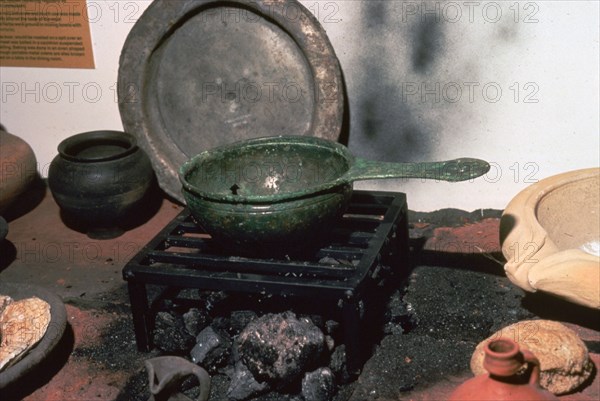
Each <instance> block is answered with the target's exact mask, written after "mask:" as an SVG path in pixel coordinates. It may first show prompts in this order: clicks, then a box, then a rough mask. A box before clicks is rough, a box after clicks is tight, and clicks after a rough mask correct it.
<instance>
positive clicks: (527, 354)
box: [521, 350, 540, 387]
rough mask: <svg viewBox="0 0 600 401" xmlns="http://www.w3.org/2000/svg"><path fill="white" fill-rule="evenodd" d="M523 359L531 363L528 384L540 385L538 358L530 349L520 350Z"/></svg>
mask: <svg viewBox="0 0 600 401" xmlns="http://www.w3.org/2000/svg"><path fill="white" fill-rule="evenodd" d="M521 352H522V353H523V359H524V360H525V362H527V363H529V364H531V365H532V366H533V367H532V369H531V376H530V377H529V384H530V385H534V386H536V387H537V386H539V385H540V360H539V359H538V358H537V357H536V356H535V355H534V354H533V352H531V351H527V350H522V351H521Z"/></svg>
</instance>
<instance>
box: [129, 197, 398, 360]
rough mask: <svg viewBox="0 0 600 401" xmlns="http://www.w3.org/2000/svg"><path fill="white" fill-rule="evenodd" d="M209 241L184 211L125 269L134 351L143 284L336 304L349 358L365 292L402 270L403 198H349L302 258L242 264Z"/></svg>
mask: <svg viewBox="0 0 600 401" xmlns="http://www.w3.org/2000/svg"><path fill="white" fill-rule="evenodd" d="M308 235H310V233H308ZM211 242H212V239H211V238H210V236H209V235H207V234H206V233H204V232H203V231H202V229H201V228H200V227H198V226H197V225H196V224H195V223H194V222H193V219H192V217H191V215H190V213H189V210H187V209H185V210H183V211H182V212H181V213H180V214H179V215H178V216H177V217H176V218H175V219H174V220H173V221H172V222H171V223H169V224H168V225H167V226H166V227H165V228H164V229H163V230H162V231H161V232H160V233H159V234H158V235H157V236H156V237H155V238H154V239H153V240H152V241H150V243H148V245H147V246H145V247H144V248H143V249H142V250H141V251H140V252H139V253H138V254H137V255H136V256H135V257H134V258H133V259H132V260H131V261H130V262H129V263H128V264H127V265H126V266H125V268H124V269H123V277H124V278H125V280H127V282H128V286H129V295H130V299H131V306H132V313H133V318H134V326H135V331H136V340H137V344H138V348H140V349H141V350H149V348H150V344H151V332H150V327H152V325H151V324H149V322H150V319H151V318H152V316H150V313H149V306H148V299H147V294H146V285H147V284H157V285H165V286H171V287H180V288H198V289H203V290H216V291H230V292H246V293H270V294H273V295H282V296H298V297H312V298H314V297H315V296H316V297H321V298H324V299H331V300H334V301H337V302H339V301H340V300H341V301H342V302H341V304H342V309H343V312H342V313H343V316H344V322H343V325H344V327H345V328H344V331H345V332H348V333H349V335H348V336H346V345H347V352H348V355H349V357H350V353H351V348H352V346H354V347H358V346H359V344H358V343H357V341H359V340H358V339H359V338H360V336H358V335H357V331H360V321H359V320H360V317H359V309H360V306H359V302H360V301H361V300H362V299H363V297H364V296H365V293H366V290H367V289H368V288H370V287H371V286H372V285H374V284H377V283H378V282H379V280H380V278H382V277H384V276H385V273H389V272H390V271H391V270H397V269H402V268H403V267H404V266H405V265H406V259H407V256H408V222H407V206H406V195H405V194H402V193H391V192H367V191H354V193H353V195H352V199H351V202H350V206H349V208H348V210H347V211H346V214H345V215H344V216H343V218H341V219H340V220H339V221H338V223H337V224H336V225H335V227H333V229H332V230H331V235H330V240H329V243H328V245H327V246H325V247H322V248H320V249H318V250H314V251H310V252H307V253H304V254H302V255H301V256H298V255H294V256H290V257H285V256H284V257H280V258H249V257H241V256H236V255H231V254H225V253H223V252H221V251H219V250H218V248H217V247H214V246H211ZM351 332H352V333H351ZM350 333H351V334H350ZM349 342H351V343H354V344H348V343H349ZM357 363H358V362H357Z"/></svg>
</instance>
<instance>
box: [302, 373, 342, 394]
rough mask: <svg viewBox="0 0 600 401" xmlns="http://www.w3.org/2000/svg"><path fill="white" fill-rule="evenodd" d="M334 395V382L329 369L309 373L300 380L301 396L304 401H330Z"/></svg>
mask: <svg viewBox="0 0 600 401" xmlns="http://www.w3.org/2000/svg"><path fill="white" fill-rule="evenodd" d="M334 394H335V380H334V377H333V373H332V372H331V370H330V369H329V368H319V369H317V370H315V371H314V372H309V373H306V374H305V375H304V378H303V379H302V396H303V397H304V400H305V401H330V400H331V399H332V397H333V395H334Z"/></svg>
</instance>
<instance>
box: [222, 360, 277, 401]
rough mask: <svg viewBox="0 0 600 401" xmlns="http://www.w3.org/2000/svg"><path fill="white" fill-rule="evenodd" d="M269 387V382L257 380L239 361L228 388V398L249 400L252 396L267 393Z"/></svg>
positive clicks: (240, 400) (236, 400) (238, 400)
mask: <svg viewBox="0 0 600 401" xmlns="http://www.w3.org/2000/svg"><path fill="white" fill-rule="evenodd" d="M269 389H270V386H269V384H268V383H266V382H259V381H257V380H256V379H255V378H254V375H252V373H251V372H250V371H249V370H248V368H247V367H246V366H245V365H244V364H243V363H242V362H237V363H236V365H235V370H234V371H233V376H232V377H231V383H230V384H229V388H228V389H227V399H228V400H233V401H242V400H247V399H248V398H250V397H254V396H256V395H259V394H262V393H265V392H267V391H269Z"/></svg>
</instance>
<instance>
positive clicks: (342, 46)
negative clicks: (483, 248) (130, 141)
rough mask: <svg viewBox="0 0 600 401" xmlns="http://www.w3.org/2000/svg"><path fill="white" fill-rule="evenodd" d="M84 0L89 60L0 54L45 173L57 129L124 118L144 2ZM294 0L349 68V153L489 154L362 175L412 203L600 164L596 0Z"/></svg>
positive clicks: (475, 204) (502, 197)
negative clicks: (439, 176)
mask: <svg viewBox="0 0 600 401" xmlns="http://www.w3.org/2000/svg"><path fill="white" fill-rule="evenodd" d="M88 3H89V4H91V3H93V7H94V10H93V11H94V12H95V13H94V14H92V15H91V17H93V21H91V24H90V25H91V30H92V32H91V33H92V41H93V45H94V57H95V61H96V69H95V70H71V69H40V68H35V69H33V68H8V67H2V68H0V80H1V84H2V87H1V88H2V93H1V112H0V122H1V123H2V125H4V126H5V127H6V129H7V130H8V131H9V132H12V133H13V134H15V135H19V136H21V137H22V138H24V139H25V140H26V141H28V142H29V143H30V144H31V146H32V147H33V149H34V151H35V153H36V155H37V158H38V161H39V163H40V170H41V172H42V174H43V175H45V174H46V173H47V166H48V164H49V163H50V161H51V160H52V158H53V157H54V155H55V154H56V146H57V145H58V143H59V142H60V141H61V140H62V139H64V138H66V137H68V136H70V135H72V134H75V133H78V132H84V131H89V130H97V129H117V130H118V129H122V126H121V121H120V116H119V112H118V107H117V100H116V86H115V83H116V80H117V70H118V59H119V54H120V51H121V48H122V45H123V42H124V40H125V37H126V35H127V33H128V32H129V30H130V29H131V26H132V24H133V22H134V20H135V19H136V18H138V17H139V16H140V15H141V13H142V12H143V10H144V9H145V8H146V7H147V6H148V4H149V2H148V1H119V2H117V1H111V0H109V1H88ZM302 3H303V4H305V5H306V6H307V7H308V8H309V9H310V10H311V11H312V12H313V13H314V14H315V15H317V17H318V18H319V20H320V21H321V22H322V24H323V26H324V27H325V29H326V30H327V33H328V35H329V38H330V40H331V42H332V44H333V46H334V48H335V50H336V53H337V55H338V58H339V59H340V62H341V65H342V69H343V70H344V74H345V78H346V83H347V90H348V97H349V103H350V112H351V135H350V143H349V146H350V148H351V150H352V151H353V152H354V153H355V154H357V155H359V156H364V157H369V158H376V159H385V160H398V161H401V160H405V161H418V160H425V159H447V158H454V157H460V156H472V157H480V158H483V159H486V160H488V161H490V162H491V163H492V165H493V169H492V171H491V172H490V173H489V174H488V175H487V176H486V177H484V178H481V179H479V180H476V181H474V182H468V183H459V184H447V183H440V182H421V181H411V182H405V181H390V182H373V181H370V182H365V183H359V184H357V185H356V186H357V187H359V188H377V189H386V190H402V191H405V192H407V193H408V199H409V207H410V208H411V209H414V210H423V211H428V210H434V209H438V208H443V207H457V208H462V209H467V210H473V209H477V208H500V209H501V208H503V207H504V206H505V205H506V203H507V202H508V201H509V200H510V199H511V198H512V197H513V196H514V195H515V194H516V193H517V192H518V191H520V190H521V189H523V188H524V187H525V186H527V185H528V184H529V183H531V182H534V181H535V180H539V179H542V178H544V177H547V176H550V175H554V174H557V173H559V172H563V171H568V170H573V169H579V168H585V167H593V166H598V165H600V150H599V149H600V140H599V138H600V135H599V132H600V131H599V128H600V127H599V121H600V118H599V110H600V102H599V92H600V91H599V87H600V85H599V72H598V71H599V70H600V65H599V43H598V40H599V39H598V38H599V37H600V32H599V26H600V21H599V17H598V16H599V3H598V2H597V1H579V2H569V1H529V2H512V1H511V2H463V1H451V2H435V1H428V2H421V1H392V0H389V1H382V2H368V1H365V0H361V1H339V0H337V1H302ZM368 3H370V4H368ZM428 10H429V11H431V12H429V13H428V12H427V11H428ZM498 10H500V12H501V15H500V14H497V11H498ZM96 11H97V13H96ZM517 11H518V15H517V14H516V12H517ZM436 18H437V22H434V23H432V22H431V21H432V20H434V21H435V19H436ZM419 52H421V53H419ZM419 54H421V56H422V57H421V59H422V60H421V61H420V62H419V59H418V57H417V56H418V55H419ZM415 60H416V61H415ZM15 88H16V90H15ZM437 88H439V89H437ZM484 88H485V89H486V91H485V92H484ZM457 89H460V90H461V91H462V96H460V97H459V96H458V92H457ZM497 89H500V90H501V93H499V92H498V93H497V92H496V90H497ZM427 90H429V92H427ZM471 90H472V91H471ZM13 92H15V93H13ZM517 92H518V98H515V95H516V94H517ZM365 105H375V107H374V108H373V109H369V108H368V107H365Z"/></svg>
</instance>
